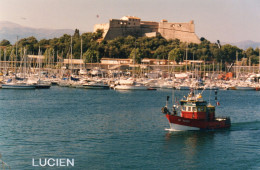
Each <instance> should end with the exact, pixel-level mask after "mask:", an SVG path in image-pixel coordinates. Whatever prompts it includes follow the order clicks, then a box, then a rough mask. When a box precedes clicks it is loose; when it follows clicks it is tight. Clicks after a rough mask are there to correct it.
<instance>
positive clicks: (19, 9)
mask: <svg viewBox="0 0 260 170" xmlns="http://www.w3.org/2000/svg"><path fill="white" fill-rule="evenodd" d="M127 15H130V16H137V17H139V18H141V20H143V21H156V22H159V21H161V20H162V19H167V20H168V21H169V22H189V21H190V20H194V22H195V33H196V34H197V35H198V37H204V38H206V39H208V40H210V41H211V42H215V41H217V40H220V41H221V42H239V41H245V40H252V41H257V42H260V33H259V31H260V0H0V21H10V22H14V23H17V24H20V25H23V26H28V27H34V28H52V29H76V28H77V29H79V30H80V32H81V33H82V32H90V31H93V27H94V24H98V23H108V21H109V19H120V18H121V17H123V16H127Z"/></svg>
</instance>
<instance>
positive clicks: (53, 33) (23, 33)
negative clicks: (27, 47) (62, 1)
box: [0, 21, 74, 44]
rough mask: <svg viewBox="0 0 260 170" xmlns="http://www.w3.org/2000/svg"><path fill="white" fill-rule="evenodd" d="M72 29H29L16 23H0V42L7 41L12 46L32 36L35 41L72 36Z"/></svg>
mask: <svg viewBox="0 0 260 170" xmlns="http://www.w3.org/2000/svg"><path fill="white" fill-rule="evenodd" d="M73 33H74V30H72V29H44V28H40V29H37V28H31V27H24V26H21V25H19V24H16V23H12V22H8V21H0V41H2V40H3V39H7V40H9V41H10V42H11V44H14V43H15V42H16V40H17V36H18V37H19V39H21V38H27V37H30V36H34V37H35V38H36V39H38V40H41V39H51V38H54V37H60V36H62V35H63V34H73Z"/></svg>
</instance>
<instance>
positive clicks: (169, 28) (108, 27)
mask: <svg viewBox="0 0 260 170" xmlns="http://www.w3.org/2000/svg"><path fill="white" fill-rule="evenodd" d="M98 29H101V30H103V31H104V33H103V38H104V39H105V40H111V39H114V38H116V37H120V36H122V37H126V36H128V35H132V36H137V37H141V36H147V37H154V36H156V35H159V34H160V35H161V36H162V37H164V38H165V39H167V40H169V39H176V38H177V39H180V41H181V42H188V43H200V39H199V38H198V36H197V35H196V34H195V25H194V21H190V22H188V23H172V22H168V21H167V20H162V21H161V22H152V21H141V19H140V18H138V17H134V16H124V17H122V18H121V19H110V21H109V23H106V24H96V25H95V26H94V32H96V31H97V30H98Z"/></svg>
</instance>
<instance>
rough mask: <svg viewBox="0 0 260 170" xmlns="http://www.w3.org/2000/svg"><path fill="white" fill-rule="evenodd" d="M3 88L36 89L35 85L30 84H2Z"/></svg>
mask: <svg viewBox="0 0 260 170" xmlns="http://www.w3.org/2000/svg"><path fill="white" fill-rule="evenodd" d="M2 89H35V86H34V85H28V84H11V83H10V84H2Z"/></svg>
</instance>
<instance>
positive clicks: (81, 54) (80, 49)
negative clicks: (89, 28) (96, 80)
mask: <svg viewBox="0 0 260 170" xmlns="http://www.w3.org/2000/svg"><path fill="white" fill-rule="evenodd" d="M81 61H82V38H81V40H80V70H81V69H82V63H81Z"/></svg>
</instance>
